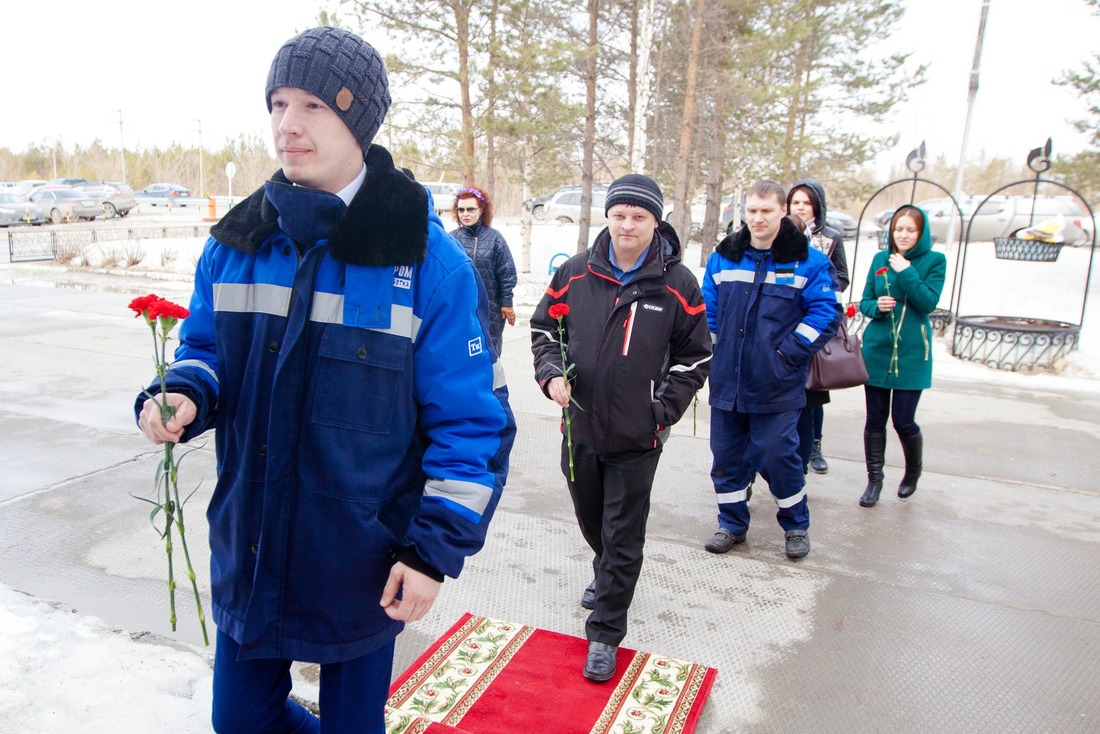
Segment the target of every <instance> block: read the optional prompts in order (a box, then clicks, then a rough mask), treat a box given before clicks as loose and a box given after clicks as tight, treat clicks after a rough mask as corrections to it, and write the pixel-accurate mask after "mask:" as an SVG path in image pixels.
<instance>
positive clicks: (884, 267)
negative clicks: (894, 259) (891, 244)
mask: <svg viewBox="0 0 1100 734" xmlns="http://www.w3.org/2000/svg"><path fill="white" fill-rule="evenodd" d="M886 270H887V268H886V266H885V265H883V266H882V267H881V268H879V269H878V270H876V271H875V275H886Z"/></svg>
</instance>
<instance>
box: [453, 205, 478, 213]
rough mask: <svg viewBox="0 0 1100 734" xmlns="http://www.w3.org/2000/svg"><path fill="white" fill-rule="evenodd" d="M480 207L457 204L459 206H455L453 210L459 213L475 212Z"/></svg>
mask: <svg viewBox="0 0 1100 734" xmlns="http://www.w3.org/2000/svg"><path fill="white" fill-rule="evenodd" d="M480 209H481V207H480V206H459V207H455V211H457V212H458V213H459V214H465V213H466V212H476V211H478V210H480Z"/></svg>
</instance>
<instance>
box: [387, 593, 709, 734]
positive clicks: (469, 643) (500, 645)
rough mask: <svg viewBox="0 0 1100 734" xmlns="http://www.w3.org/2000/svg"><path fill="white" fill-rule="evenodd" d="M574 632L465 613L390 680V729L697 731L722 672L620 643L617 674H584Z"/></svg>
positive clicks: (394, 732)
mask: <svg viewBox="0 0 1100 734" xmlns="http://www.w3.org/2000/svg"><path fill="white" fill-rule="evenodd" d="M587 654H588V643H587V642H586V641H585V640H582V639H580V638H577V637H570V636H568V635H562V634H558V633H556V632H548V631H546V630H540V629H535V628H534V627H527V626H524V625H519V624H512V623H510V622H499V621H496V620H492V619H487V618H485V617H475V616H473V615H471V614H468V613H467V614H465V615H463V617H462V618H461V619H459V620H458V622H456V623H455V625H454V626H453V627H451V629H449V630H448V631H447V632H446V633H444V635H443V636H442V637H440V638H439V639H438V640H436V641H435V643H434V644H433V645H432V646H431V647H430V648H429V649H428V650H427V651H426V652H425V653H424V654H423V655H421V656H420V658H419V659H418V660H417V661H416V662H414V663H413V664H412V665H411V666H409V668H408V670H406V671H405V672H404V673H402V674H401V675H400V676H399V677H398V678H397V680H396V681H394V683H393V685H392V686H391V687H390V699H389V701H388V706H387V709H386V732H387V734H505V733H509V732H526V734H534V733H535V732H540V731H550V730H552V731H554V732H555V734H589V733H590V732H591V733H592V734H604V733H605V732H612V731H629V732H636V733H637V734H642V733H643V732H644V733H645V734H657V733H658V732H661V733H662V734H690V733H691V732H693V731H695V725H696V723H697V722H698V720H699V715H700V714H701V713H702V710H703V704H704V703H705V702H706V699H707V695H708V694H709V693H710V688H711V686H712V685H713V684H714V678H715V676H716V675H717V674H718V671H717V670H715V669H714V668H708V667H706V666H704V665H697V664H695V663H688V662H683V661H680V660H672V659H670V658H663V657H659V656H657V655H651V654H649V653H644V652H636V651H634V650H628V649H627V648H625V647H620V648H619V658H618V666H617V668H616V670H615V677H614V678H612V679H611V680H610V681H608V682H607V683H592V682H590V681H588V680H585V678H584V677H583V676H582V675H581V670H582V668H583V667H584V660H585V657H586V656H587Z"/></svg>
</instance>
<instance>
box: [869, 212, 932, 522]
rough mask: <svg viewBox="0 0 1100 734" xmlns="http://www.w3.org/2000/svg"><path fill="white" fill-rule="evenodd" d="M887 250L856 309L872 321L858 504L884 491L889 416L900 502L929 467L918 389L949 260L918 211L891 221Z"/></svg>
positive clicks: (927, 369) (925, 374)
mask: <svg viewBox="0 0 1100 734" xmlns="http://www.w3.org/2000/svg"><path fill="white" fill-rule="evenodd" d="M889 232H890V246H889V249H886V250H883V251H881V252H879V253H876V255H875V258H874V260H872V261H871V269H870V270H869V271H868V273H867V285H866V286H865V287H864V289H863V299H862V300H861V301H860V302H859V310H860V311H861V312H862V313H863V315H864V316H866V317H867V318H868V319H870V321H869V322H868V324H867V327H866V328H865V329H864V331H863V361H864V362H865V363H866V364H867V374H868V376H869V379H868V380H867V384H866V385H865V386H864V390H865V392H866V396H867V422H866V423H865V424H864V427H863V447H864V452H865V455H866V459H867V489H866V490H864V492H863V496H862V497H860V499H859V504H861V505H862V506H864V507H873V506H874V505H875V504H876V503H877V502H878V496H879V492H881V491H882V480H883V472H882V466H883V463H884V457H885V454H886V419H887V418H890V419H891V420H892V421H893V424H894V430H895V431H897V434H898V438H899V439H900V440H901V448H902V452H903V454H904V455H905V474H904V475H903V476H902V478H901V484H900V485H899V486H898V497H903V498H904V497H909V496H910V495H912V494H913V493H914V492H916V491H917V480H918V479H919V478H920V475H921V469H922V467H923V464H924V437H923V436H922V435H921V431H920V426H918V425H917V422H916V420H915V417H916V412H917V402H918V401H919V400H920V396H921V391H923V390H925V389H927V388H929V387H932V323H931V320H930V319H929V314H931V313H932V311H933V310H935V308H936V304H937V303H938V302H939V300H940V293H942V292H943V282H944V277H945V275H946V272H947V258H945V257H944V256H943V255H942V254H940V253H938V252H933V251H932V236H931V233H930V232H929V231H928V217H927V216H926V215H925V213H924V212H923V211H922V210H921V209H918V208H917V207H915V206H903V207H900V208H899V209H898V210H897V211H896V212H894V216H893V217H892V218H891V219H890V230H889Z"/></svg>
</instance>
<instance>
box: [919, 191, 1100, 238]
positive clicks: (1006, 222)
mask: <svg viewBox="0 0 1100 734" xmlns="http://www.w3.org/2000/svg"><path fill="white" fill-rule="evenodd" d="M985 199H986V197H984V196H968V197H966V198H965V199H963V200H962V201H960V202H959V208H961V209H962V214H963V231H962V232H957V233H956V235H955V237H956V239H962V238H963V237H965V236H966V233H967V227H969V228H970V229H969V232H970V241H971V242H991V241H992V240H993V238H994V237H1007V236H1009V235H1011V234H1012V233H1013V232H1015V231H1017V230H1019V229H1022V228H1024V227H1028V226H1033V225H1039V224H1042V223H1043V222H1045V221H1047V220H1050V219H1054V218H1055V217H1056V216H1058V215H1059V214H1061V215H1062V218H1063V220H1064V222H1065V229H1064V230H1063V231H1062V238H1063V241H1064V242H1065V243H1066V244H1071V245H1076V244H1081V243H1083V242H1086V241H1091V237H1090V236H1089V234H1088V232H1087V231H1086V228H1088V227H1089V226H1090V225H1089V221H1088V217H1086V216H1085V215H1084V214H1083V213H1082V212H1081V207H1080V205H1079V204H1078V203H1077V200H1076V199H1074V198H1073V197H1072V196H1039V197H1033V196H994V197H991V198H989V200H988V201H985ZM983 201H985V203H984V204H983V203H982V202H983ZM917 206H919V207H920V208H921V209H923V210H924V211H925V212H926V213H927V214H928V221H929V227H930V228H931V230H932V235H933V236H934V237H936V238H938V239H939V241H940V242H945V241H946V238H947V231H948V229H949V228H950V226H951V223H952V221H953V222H954V223H955V226H956V228H957V227H958V224H959V212H958V211H957V210H956V209H955V206H954V204H952V203H951V200H950V199H948V198H946V197H943V198H936V199H926V200H924V201H922V202H920V203H919V204H917ZM979 206H980V207H981V208H980V209H979V208H978V207H979ZM1033 208H1034V217H1032V210H1033ZM971 221H973V223H971Z"/></svg>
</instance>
